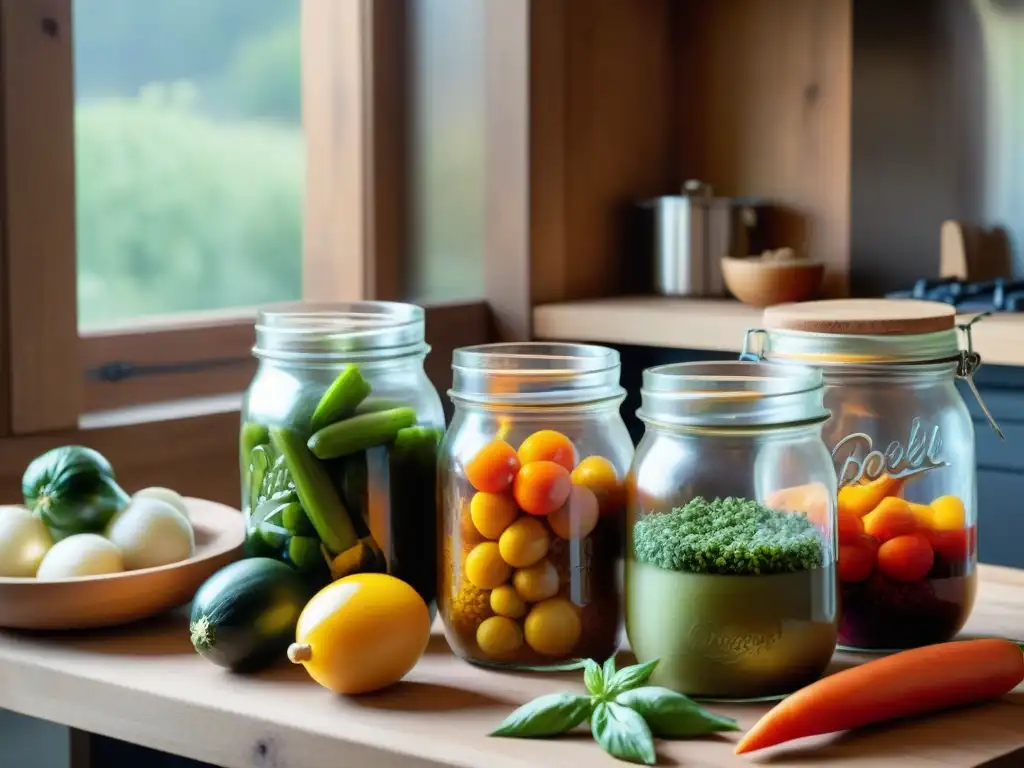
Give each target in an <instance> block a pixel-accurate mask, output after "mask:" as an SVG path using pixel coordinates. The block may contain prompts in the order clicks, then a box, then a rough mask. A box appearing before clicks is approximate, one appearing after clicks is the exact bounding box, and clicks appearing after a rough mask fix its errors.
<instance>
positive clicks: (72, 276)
mask: <svg viewBox="0 0 1024 768" xmlns="http://www.w3.org/2000/svg"><path fill="white" fill-rule="evenodd" d="M410 7H411V6H410V4H409V2H408V0H344V2H340V1H339V0H176V1H175V2H173V3H170V2H138V0H0V51H2V61H3V66H2V68H0V78H2V83H0V86H2V88H0V93H2V101H3V115H4V121H3V123H4V125H3V144H2V153H3V163H2V165H0V171H2V176H0V181H2V183H3V186H4V194H3V195H2V196H0V202H2V204H3V205H4V207H5V211H4V214H5V215H4V216H2V217H0V227H2V228H3V229H4V232H3V235H4V237H3V238H2V243H3V253H2V259H3V262H4V263H3V265H2V266H3V267H4V269H2V270H0V278H2V282H0V292H2V294H3V296H4V297H5V298H6V299H7V301H6V306H4V308H3V309H4V311H3V312H2V313H0V344H4V347H3V348H2V349H0V439H2V436H3V435H38V434H42V433H50V434H52V435H54V436H55V437H53V440H57V439H58V437H56V436H57V435H63V436H64V437H65V438H67V437H68V436H69V435H71V434H76V433H77V431H78V430H80V429H82V428H83V427H82V425H83V424H86V426H87V428H88V429H92V428H93V427H92V426H91V425H95V424H105V425H107V426H105V427H103V428H102V429H114V430H115V432H111V433H104V434H107V435H108V436H107V437H106V438H102V439H100V438H97V437H96V435H97V434H98V433H95V432H91V433H90V435H91V437H90V438H89V440H90V441H91V442H92V443H95V444H97V445H100V444H103V445H105V446H107V448H108V450H121V451H123V452H124V453H125V455H126V456H131V460H132V461H133V462H134V465H135V466H139V467H141V466H143V465H146V466H148V464H147V462H149V463H152V462H154V461H156V460H157V459H156V458H155V457H146V456H143V455H142V453H141V452H140V451H139V446H138V445H135V446H134V449H133V448H132V447H131V446H130V445H129V444H128V443H127V442H126V443H125V444H124V445H123V446H122V442H121V441H122V440H124V441H128V440H129V439H130V435H132V434H136V432H133V431H132V430H131V429H130V428H129V427H128V426H125V425H128V424H130V423H133V422H131V419H135V418H138V419H140V420H146V419H148V420H149V421H151V422H152V421H153V420H154V419H164V420H166V419H168V418H170V417H169V416H168V415H167V414H169V413H176V412H177V411H174V410H173V408H171V407H170V406H171V403H168V402H165V401H183V400H187V401H188V402H186V403H184V404H182V407H183V408H185V409H186V410H187V409H189V408H191V409H192V410H191V411H189V412H190V413H192V414H193V417H196V416H195V415H196V414H199V413H206V414H207V415H208V416H210V417H211V418H212V414H213V412H214V411H216V408H214V409H213V410H211V408H212V406H211V405H210V404H209V401H207V402H206V403H204V404H203V405H202V406H200V405H198V404H196V405H192V404H191V403H192V401H193V400H194V399H195V398H196V397H202V396H210V395H217V396H221V395H232V396H236V395H237V393H240V392H241V390H242V389H243V388H244V387H245V385H246V384H247V383H248V381H249V380H250V378H251V376H252V370H253V367H254V361H253V359H252V357H251V354H250V348H251V346H252V342H253V320H254V313H255V307H256V306H258V305H262V304H267V303H272V302H278V301H289V300H293V299H297V298H304V299H311V300H318V301H337V300H350V299H357V298H363V297H366V298H385V299H386V298H402V297H408V296H410V295H411V293H412V291H410V290H407V286H408V285H409V279H408V277H407V272H410V271H415V269H419V268H424V269H427V270H428V271H432V272H431V273H433V270H434V267H433V260H434V259H435V255H434V254H435V253H436V252H439V250H440V249H436V248H435V249H434V250H431V251H430V252H429V255H428V256H426V257H421V256H420V255H419V254H421V253H426V252H427V251H426V250H425V249H420V248H419V247H418V246H416V245H415V242H414V241H415V239H416V238H417V237H418V236H419V235H415V236H414V237H409V236H407V235H406V234H405V232H406V230H407V229H408V223H409V208H410V207H411V206H410V199H411V195H410V193H409V188H410V185H412V184H414V183H416V182H415V179H417V178H418V176H417V174H418V173H419V171H418V170H417V169H416V168H410V164H409V162H408V154H409V153H408V151H407V145H408V144H409V143H410V137H409V133H408V131H409V128H408V127H407V122H408V117H409V113H411V112H412V111H413V110H414V103H415V99H414V98H413V96H414V91H413V90H410V89H416V88H418V87H419V82H418V81H417V80H416V79H415V78H410V77H409V72H408V71H407V69H406V67H407V65H408V63H409V62H410V61H412V58H411V57H410V56H409V55H408V54H407V49H408V48H409V45H408V44H409V42H410V41H411V40H413V39H416V38H417V37H418V36H419V33H417V32H416V31H415V30H410V28H409V26H408V25H409V24H411V23H418V22H417V21H416V19H417V16H416V15H415V14H413V13H412V12H411V11H410ZM431 29H432V30H433V31H432V33H431V34H432V35H434V36H438V35H442V36H443V34H444V29H442V28H439V27H437V26H436V25H435V26H433V27H431ZM433 44H434V45H436V40H435V41H434V43H433ZM410 81H411V82H410ZM477 156H479V155H477ZM435 183H437V182H436V179H435ZM445 210H446V211H447V212H448V215H450V213H451V212H452V211H453V210H454V209H453V207H452V206H449V207H447V208H446V209H445ZM426 215H427V217H428V218H429V217H431V216H434V215H435V214H434V213H433V212H431V211H429V210H428V212H427V214H426ZM425 226H428V227H430V226H432V225H431V224H430V222H429V221H427V222H426V223H425ZM470 250H471V249H465V250H464V252H460V254H459V256H458V259H459V260H460V261H458V262H457V263H455V262H453V263H452V265H453V266H456V267H457V266H458V265H459V264H462V265H463V267H464V266H465V264H467V263H468V262H467V261H465V260H466V259H470V258H472V259H473V260H479V259H480V258H481V256H482V254H480V253H478V252H477V253H473V254H472V256H468V255H467V254H469V253H470ZM413 253H415V254H417V255H415V256H413V255H411V254H413ZM412 264H416V265H418V266H416V267H415V268H412V267H411V265H412ZM479 282H480V280H479V279H478V278H471V279H470V280H469V281H468V282H465V283H463V284H462V285H461V286H460V287H458V288H457V289H456V290H448V289H444V290H438V291H434V290H430V291H426V292H425V293H426V298H427V299H436V298H445V299H451V298H459V299H462V300H463V301H462V302H461V303H455V304H448V305H446V306H443V307H437V308H436V310H435V309H434V308H432V307H431V306H429V305H428V310H429V312H428V336H431V335H432V336H433V337H434V338H428V340H429V341H431V343H432V344H433V345H434V349H435V355H436V357H437V359H436V360H432V361H431V363H430V367H431V373H432V375H436V376H439V377H440V379H439V381H440V382H441V384H442V386H443V385H444V384H443V381H444V378H445V376H447V375H449V374H450V369H449V365H448V359H449V355H450V352H451V348H452V346H454V345H456V344H467V343H479V342H482V341H486V340H487V338H488V334H489V328H490V322H489V318H488V315H487V308H486V306H485V305H484V303H483V302H482V301H479V300H467V299H470V297H473V298H475V297H479V296H480V295H481V294H482V290H477V288H479V287H480V286H479V285H478V283H479ZM467 286H468V287H467ZM431 318H433V320H432V319H431ZM3 324H6V327H2V326H3ZM222 400H223V402H224V403H225V405H224V406H223V408H224V409H228V410H230V409H231V408H232V407H237V400H235V401H232V400H231V398H230V397H229V398H227V399H223V398H222ZM219 402H220V401H219ZM232 402H235V403H236V405H234V406H232V405H231V403H232ZM154 403H160V407H159V408H158V409H157V408H153V407H152V406H151V405H150V404H154ZM133 405H140V406H145V407H146V409H147V411H146V414H145V415H138V416H137V415H129V416H122V415H120V414H117V415H115V414H106V415H103V416H96V415H95V412H97V411H114V410H118V411H122V410H123V409H124V408H125V407H126V406H133ZM218 407H219V406H218ZM220 413H227V411H226V410H222V411H220ZM154 414H157V415H154ZM85 415H88V419H85V420H83V418H84V416H85ZM203 418H205V417H203ZM236 418H237V417H236ZM118 419H125V420H123V421H118ZM210 423H211V424H216V425H217V426H216V428H217V429H218V430H220V429H222V428H223V427H224V425H230V424H231V423H232V419H231V418H227V419H226V420H224V419H220V420H217V421H215V422H210ZM113 424H120V425H121V426H116V427H115V426H110V425H113ZM97 429H99V428H98V427H97ZM122 429H123V430H126V431H124V432H123V433H122V432H119V431H116V430H122ZM146 429H147V430H150V431H146V432H145V434H146V435H148V436H149V437H147V440H150V439H151V437H152V435H153V434H156V433H155V432H153V431H152V430H153V429H154V428H153V427H147V428H146ZM183 429H184V427H181V428H173V430H177V431H178V432H181V430H183ZM189 429H190V430H191V429H193V428H192V427H189ZM232 429H233V428H232ZM173 430H172V432H173ZM181 433H182V434H184V433H183V432H181ZM137 434H143V432H138V433H137ZM168 434H171V433H168ZM189 434H204V444H205V445H206V446H207V448H208V449H209V451H210V452H216V455H217V457H218V458H217V460H218V461H219V460H220V459H221V458H223V456H229V455H231V454H233V453H234V450H235V449H234V446H233V443H234V440H235V436H234V435H233V434H231V435H222V434H220V433H219V432H218V433H217V435H213V434H210V435H209V436H205V433H203V431H202V429H201V428H199V427H197V428H196V431H195V432H190V433H189ZM48 439H49V438H48ZM80 439H84V438H80ZM104 440H110V441H112V442H111V443H110V445H107V443H105V442H104ZM156 442H160V443H161V444H162V441H156ZM32 444H33V445H36V446H38V445H39V442H38V441H37V442H35V443H32ZM26 445H28V443H26ZM110 446H114V447H113V448H111V447H110ZM204 450H205V449H204ZM161 451H162V455H163V456H164V458H166V457H167V455H169V454H173V456H174V457H176V458H175V459H174V460H175V461H176V462H178V465H179V469H180V468H181V467H184V466H185V463H187V464H188V466H190V467H191V468H192V470H197V469H205V468H206V466H207V464H206V462H204V461H202V460H200V458H199V457H198V456H196V455H193V454H192V453H190V452H187V451H185V450H184V448H183V447H174V446H171V447H169V448H161V449H160V450H159V451H158V453H160V452H161ZM210 456H211V457H212V453H211V454H210ZM183 462H184V463H183ZM228 469H229V471H228V474H227V475H226V477H227V478H228V480H229V484H232V485H233V484H234V481H231V480H230V469H231V468H228ZM182 471H184V470H182ZM152 479H153V480H156V479H157V478H155V477H154V478H152ZM168 482H169V480H168Z"/></svg>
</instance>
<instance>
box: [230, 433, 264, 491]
mask: <svg viewBox="0 0 1024 768" xmlns="http://www.w3.org/2000/svg"><path fill="white" fill-rule="evenodd" d="M269 442H270V433H269V432H268V430H267V428H266V427H265V426H263V425H262V424H253V423H251V422H243V423H242V430H241V433H240V434H239V437H238V459H239V464H240V465H241V470H242V487H243V488H248V487H249V467H250V464H251V463H252V450H253V448H255V447H256V446H257V445H266V444H267V443H269Z"/></svg>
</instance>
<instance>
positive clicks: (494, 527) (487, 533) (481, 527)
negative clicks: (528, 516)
mask: <svg viewBox="0 0 1024 768" xmlns="http://www.w3.org/2000/svg"><path fill="white" fill-rule="evenodd" d="M469 513H470V515H471V516H472V518H473V525H474V526H476V529H477V530H478V531H479V532H480V535H481V536H483V537H484V538H487V539H497V538H498V537H499V536H501V534H502V532H503V531H504V530H505V529H506V528H508V527H509V525H511V524H512V521H513V520H515V519H516V517H518V516H519V507H517V506H516V502H515V499H513V498H512V497H511V496H509V495H508V494H505V493H486V492H484V491H478V492H477V493H474V494H473V499H472V500H471V501H470V502H469Z"/></svg>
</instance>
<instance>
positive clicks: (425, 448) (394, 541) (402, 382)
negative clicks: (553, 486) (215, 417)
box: [239, 301, 444, 605]
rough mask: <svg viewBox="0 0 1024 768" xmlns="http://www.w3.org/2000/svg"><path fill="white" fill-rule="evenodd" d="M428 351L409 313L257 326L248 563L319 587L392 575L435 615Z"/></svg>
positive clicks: (264, 315) (247, 414)
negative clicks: (270, 561)
mask: <svg viewBox="0 0 1024 768" xmlns="http://www.w3.org/2000/svg"><path fill="white" fill-rule="evenodd" d="M429 350H430V348H429V347H428V346H427V344H426V343H425V341H424V316H423V310H422V309H421V308H420V307H416V306H411V305H408V304H397V303H390V302H377V301H360V302H352V303H346V304H337V305H328V306H320V305H298V306H292V307H286V308H281V309H273V310H264V311H262V312H260V314H259V317H258V319H257V322H256V346H255V347H254V350H253V353H254V354H255V356H256V357H257V358H259V366H258V368H257V371H256V376H255V378H254V379H253V381H252V383H251V385H250V386H249V389H248V391H247V392H246V394H245V398H244V402H243V404H242V429H241V438H240V441H239V442H240V464H241V473H242V509H243V511H244V513H245V517H246V546H245V549H246V554H247V555H249V556H259V557H273V558H277V559H280V560H283V561H285V562H286V563H288V564H289V565H291V566H293V567H294V568H296V569H298V570H299V571H302V572H304V573H306V574H308V575H309V578H310V581H311V582H312V583H314V585H322V584H324V583H326V582H327V581H329V580H330V579H332V578H340V577H342V576H344V575H347V574H349V573H354V572H358V571H387V572H390V573H392V574H393V575H395V576H397V577H399V578H401V579H403V580H405V581H406V582H408V583H409V584H410V585H412V586H413V587H414V588H415V589H416V590H417V591H418V592H419V593H420V595H421V596H422V597H423V599H424V600H425V601H426V602H427V604H428V605H431V602H432V601H433V600H434V596H435V590H436V567H437V550H436V544H435V541H436V520H437V514H436V512H437V502H436V499H437V481H436V476H437V475H436V463H437V446H438V444H439V443H440V439H441V437H442V436H443V431H444V412H443V410H442V406H441V399H440V397H439V395H438V393H437V391H436V390H435V389H434V387H433V385H432V384H431V383H430V381H429V379H427V376H426V374H425V373H424V370H423V361H424V358H425V357H426V355H427V353H428V352H429Z"/></svg>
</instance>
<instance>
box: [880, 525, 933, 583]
mask: <svg viewBox="0 0 1024 768" xmlns="http://www.w3.org/2000/svg"><path fill="white" fill-rule="evenodd" d="M934 563H935V551H934V550H933V549H932V545H931V544H929V543H928V539H927V538H926V537H925V536H924V535H922V534H920V533H911V534H909V535H906V536H896V537H895V538H892V539H889V540H888V541H886V542H884V543H883V544H882V546H880V547H879V548H878V570H880V571H881V572H882V574H883V575H884V576H886V577H887V578H890V579H892V580H893V581H918V580H919V579H923V578H924V577H925V576H927V575H928V571H930V570H931V569H932V565H933V564H934Z"/></svg>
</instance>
